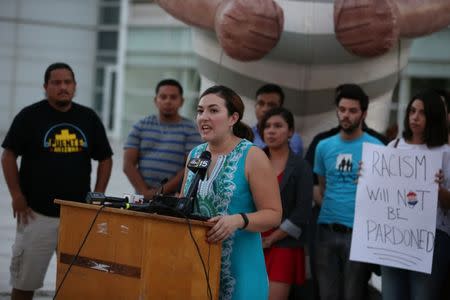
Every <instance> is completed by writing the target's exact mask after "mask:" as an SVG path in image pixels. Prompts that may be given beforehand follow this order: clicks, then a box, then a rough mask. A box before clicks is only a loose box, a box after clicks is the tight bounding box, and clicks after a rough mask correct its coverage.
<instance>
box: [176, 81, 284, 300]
mask: <svg viewBox="0 0 450 300" xmlns="http://www.w3.org/2000/svg"><path fill="white" fill-rule="evenodd" d="M243 113H244V104H243V102H242V100H241V98H240V97H239V96H238V95H237V94H236V93H235V92H234V91H233V90H231V89H229V88H227V87H224V86H213V87H211V88H209V89H207V90H206V91H205V92H203V93H202V95H201V96H200V101H199V103H198V107H197V126H198V129H199V132H200V135H201V137H202V139H203V140H204V141H205V143H204V144H201V145H199V146H197V147H196V148H194V149H193V150H192V151H191V153H190V155H189V157H190V158H194V157H199V156H200V154H201V153H202V152H203V151H205V150H207V151H209V152H211V165H210V166H209V169H208V171H207V174H206V177H205V179H204V180H202V181H201V182H200V184H199V187H198V191H197V200H198V204H199V205H198V213H200V214H201V215H203V216H208V217H210V219H209V221H210V222H214V223H215V225H214V226H213V227H212V228H211V229H210V230H209V231H208V233H207V240H208V241H209V242H211V243H216V242H222V265H221V274H220V297H219V298H220V299H267V296H268V282H267V273H266V269H265V264H264V255H263V250H262V242H261V235H260V232H263V231H266V230H268V229H270V228H273V227H275V226H278V225H279V224H280V220H281V201H280V193H279V190H278V185H277V181H276V176H275V174H274V172H273V169H272V167H271V165H270V162H269V160H268V159H267V156H266V155H265V154H264V152H263V151H262V150H260V149H259V148H257V147H255V146H254V145H253V144H252V143H251V142H249V141H248V139H251V137H252V131H251V129H250V127H248V126H247V125H245V124H244V123H242V121H241V119H242V116H243ZM193 177H194V174H193V172H191V171H188V170H187V169H186V172H185V177H184V178H185V181H184V183H183V191H184V193H186V192H187V190H188V189H189V187H190V185H191V183H192V180H193Z"/></svg>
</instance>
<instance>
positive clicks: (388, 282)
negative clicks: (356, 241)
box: [381, 90, 450, 300]
mask: <svg viewBox="0 0 450 300" xmlns="http://www.w3.org/2000/svg"><path fill="white" fill-rule="evenodd" d="M404 128H405V129H404V131H403V135H402V137H401V138H399V139H395V140H393V141H392V142H391V143H390V144H389V145H388V146H390V147H395V148H399V149H409V150H426V151H433V152H439V153H443V156H444V163H443V169H442V172H441V173H440V174H438V178H439V179H440V180H439V181H440V186H439V193H438V213H437V220H436V235H435V246H434V255H433V265H432V271H431V274H425V273H420V272H415V271H409V270H403V269H398V268H394V267H387V266H382V267H381V275H382V277H381V278H382V293H383V299H384V300H394V299H395V300H397V299H417V300H419V299H420V300H422V299H423V300H429V299H440V297H439V293H440V291H441V290H442V287H443V283H444V282H445V279H446V278H447V276H448V270H449V267H450V255H449V253H450V214H449V213H448V208H449V203H450V193H449V188H450V182H449V179H450V163H449V161H448V159H446V158H448V156H447V154H446V153H448V152H450V147H449V146H448V144H447V143H448V128H447V114H446V109H445V106H444V101H443V100H442V99H441V97H440V96H439V94H437V93H436V92H434V91H431V90H426V91H423V92H421V93H419V94H417V95H415V96H414V97H413V98H412V100H411V101H410V102H409V104H408V106H407V108H406V114H405V119H404ZM443 178H445V179H446V180H444V179H443Z"/></svg>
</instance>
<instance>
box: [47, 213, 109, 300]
mask: <svg viewBox="0 0 450 300" xmlns="http://www.w3.org/2000/svg"><path fill="white" fill-rule="evenodd" d="M104 207H105V205H102V206H100V208H99V209H98V211H97V214H96V215H95V217H94V220H92V223H91V226H90V227H89V230H88V231H87V233H86V235H85V236H84V239H83V242H82V243H81V246H80V248H78V252H77V254H76V255H75V256H74V258H73V259H72V262H71V263H70V265H69V268H68V269H67V271H66V273H65V274H64V277H63V279H62V280H61V282H60V284H59V286H58V288H57V289H56V292H55V296H53V300H55V299H56V296H57V295H58V293H59V291H60V289H61V287H62V285H63V283H64V281H65V280H66V277H67V275H68V274H69V272H70V269H72V266H73V264H74V263H75V261H76V260H77V258H78V256H79V255H80V252H81V249H83V246H84V243H86V241H87V238H88V236H89V233H90V232H91V230H92V227H94V224H95V221H96V220H97V217H98V215H99V214H100V212H101V211H102V209H103V208H104Z"/></svg>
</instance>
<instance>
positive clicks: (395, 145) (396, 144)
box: [394, 138, 400, 148]
mask: <svg viewBox="0 0 450 300" xmlns="http://www.w3.org/2000/svg"><path fill="white" fill-rule="evenodd" d="M398 142H400V138H397V139H396V140H395V144H394V148H397V146H398Z"/></svg>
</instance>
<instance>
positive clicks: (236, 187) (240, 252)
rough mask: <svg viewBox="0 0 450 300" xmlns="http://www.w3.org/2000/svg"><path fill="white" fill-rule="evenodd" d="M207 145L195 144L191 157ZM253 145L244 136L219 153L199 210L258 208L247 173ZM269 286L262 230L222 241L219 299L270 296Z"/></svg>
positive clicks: (226, 211) (199, 195) (202, 189)
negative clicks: (247, 163) (243, 138)
mask: <svg viewBox="0 0 450 300" xmlns="http://www.w3.org/2000/svg"><path fill="white" fill-rule="evenodd" d="M206 146H207V144H201V145H199V146H197V147H196V148H194V149H193V150H192V152H191V155H190V158H194V157H199V156H200V154H201V153H202V152H203V151H205V149H206ZM252 146H253V144H252V143H250V142H249V141H247V140H241V141H240V142H239V144H238V145H237V146H236V147H235V148H234V149H233V151H231V152H230V153H229V154H227V155H221V156H219V157H218V159H217V162H216V165H215V166H214V169H213V170H212V172H211V174H210V176H209V177H207V178H205V180H203V181H201V182H200V185H199V189H198V192H197V198H198V203H199V207H200V208H199V209H200V214H202V215H204V216H210V217H213V216H217V215H232V214H237V213H240V212H244V213H250V212H254V211H256V208H255V205H254V203H253V198H252V194H251V191H250V186H249V184H248V181H247V179H246V177H245V159H246V157H247V154H248V150H249V149H250V147H252ZM193 176H194V173H193V172H189V173H188V177H187V179H186V185H185V189H184V192H185V193H186V192H187V190H188V188H189V186H190V183H191V181H192V179H193ZM268 290H269V281H268V279H267V273H266V267H265V263H264V254H263V250H262V243H261V235H260V233H257V232H249V231H246V230H237V231H235V232H234V233H233V235H232V236H231V237H229V238H228V239H227V240H225V241H224V242H223V243H222V268H221V273H220V299H221V300H228V299H233V300H239V299H267V298H268Z"/></svg>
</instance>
